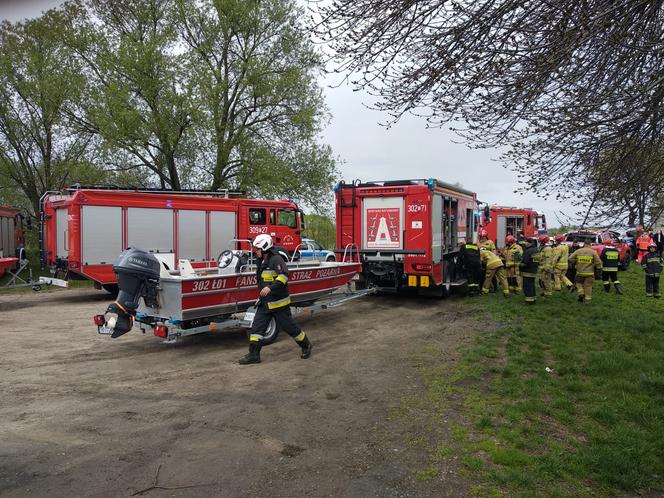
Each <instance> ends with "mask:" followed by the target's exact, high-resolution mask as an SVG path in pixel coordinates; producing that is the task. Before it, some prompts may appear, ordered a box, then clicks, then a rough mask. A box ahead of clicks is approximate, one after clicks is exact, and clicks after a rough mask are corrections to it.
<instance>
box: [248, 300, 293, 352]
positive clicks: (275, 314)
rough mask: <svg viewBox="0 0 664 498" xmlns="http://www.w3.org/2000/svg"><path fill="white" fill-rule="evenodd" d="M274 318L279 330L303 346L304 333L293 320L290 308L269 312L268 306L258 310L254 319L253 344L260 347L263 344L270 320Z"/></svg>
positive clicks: (251, 339) (251, 333) (251, 335)
mask: <svg viewBox="0 0 664 498" xmlns="http://www.w3.org/2000/svg"><path fill="white" fill-rule="evenodd" d="M272 318H274V320H275V322H276V325H277V330H283V331H284V332H286V333H287V334H288V335H289V336H291V337H292V338H293V339H295V342H297V343H298V345H301V344H300V343H302V342H303V341H304V340H305V335H304V332H302V330H301V329H300V326H299V325H298V324H297V323H296V322H295V320H293V315H291V311H290V306H284V307H283V308H277V309H275V310H268V309H267V306H264V305H261V306H259V307H258V310H256V316H255V317H254V323H253V324H252V325H251V332H250V334H249V342H250V343H251V344H253V343H257V345H258V346H259V347H260V346H261V345H262V343H263V338H264V337H265V333H266V332H267V329H268V327H269V326H270V320H272Z"/></svg>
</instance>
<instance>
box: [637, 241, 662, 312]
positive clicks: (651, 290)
mask: <svg viewBox="0 0 664 498" xmlns="http://www.w3.org/2000/svg"><path fill="white" fill-rule="evenodd" d="M641 266H642V267H643V269H644V270H645V272H646V296H647V297H655V298H657V299H659V298H660V297H661V296H662V294H661V293H660V291H659V275H660V273H662V256H661V254H660V253H659V252H658V251H657V244H656V243H655V242H651V244H650V245H649V246H648V254H646V255H645V256H644V257H643V260H642V261H641Z"/></svg>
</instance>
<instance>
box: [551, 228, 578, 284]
mask: <svg viewBox="0 0 664 498" xmlns="http://www.w3.org/2000/svg"><path fill="white" fill-rule="evenodd" d="M553 241H554V244H553V261H554V266H553V290H556V291H560V290H562V286H563V285H564V286H565V287H567V289H568V290H570V291H573V290H574V284H573V283H572V281H571V280H570V279H569V278H567V275H566V273H567V268H568V267H569V261H568V260H569V247H567V245H565V244H563V242H565V236H564V235H556V236H555V238H554V239H553Z"/></svg>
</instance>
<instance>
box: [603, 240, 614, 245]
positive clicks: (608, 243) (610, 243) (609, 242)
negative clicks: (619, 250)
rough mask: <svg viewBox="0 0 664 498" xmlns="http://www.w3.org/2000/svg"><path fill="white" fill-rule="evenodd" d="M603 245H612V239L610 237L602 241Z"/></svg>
mask: <svg viewBox="0 0 664 498" xmlns="http://www.w3.org/2000/svg"><path fill="white" fill-rule="evenodd" d="M604 245H605V246H613V241H612V240H611V239H609V240H607V241H605V242H604Z"/></svg>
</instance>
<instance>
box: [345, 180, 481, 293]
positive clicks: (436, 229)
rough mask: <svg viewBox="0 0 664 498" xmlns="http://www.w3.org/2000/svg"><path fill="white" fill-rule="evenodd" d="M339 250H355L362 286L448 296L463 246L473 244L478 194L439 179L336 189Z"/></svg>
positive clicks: (398, 181)
mask: <svg viewBox="0 0 664 498" xmlns="http://www.w3.org/2000/svg"><path fill="white" fill-rule="evenodd" d="M335 193H336V222H337V243H336V245H337V250H338V251H344V250H348V248H349V247H354V248H356V249H357V251H358V253H359V254H360V256H361V259H362V261H363V270H362V273H361V275H360V276H359V278H360V280H359V281H358V282H357V283H356V284H357V286H358V287H360V288H361V287H366V286H368V285H372V286H376V287H378V288H379V289H380V290H394V291H402V290H407V289H410V290H416V291H417V292H418V293H420V294H424V295H435V296H440V297H442V296H445V295H447V294H448V293H449V291H450V288H451V287H452V286H454V285H461V284H462V283H464V281H461V280H459V279H457V278H456V271H455V263H456V256H457V255H458V251H459V242H460V241H461V240H462V239H463V240H464V241H466V240H467V241H475V240H476V235H477V226H478V224H477V220H476V216H475V210H476V206H477V201H476V194H475V193H474V192H470V191H467V190H464V189H462V188H459V187H456V186H454V185H450V184H447V183H444V182H441V181H440V180H436V179H433V178H431V179H427V180H396V181H377V182H366V183H362V182H360V181H359V180H357V181H355V182H353V183H351V184H347V183H344V182H341V183H339V184H338V185H337V187H336V189H335Z"/></svg>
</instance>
